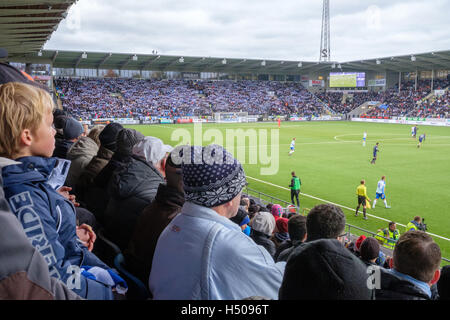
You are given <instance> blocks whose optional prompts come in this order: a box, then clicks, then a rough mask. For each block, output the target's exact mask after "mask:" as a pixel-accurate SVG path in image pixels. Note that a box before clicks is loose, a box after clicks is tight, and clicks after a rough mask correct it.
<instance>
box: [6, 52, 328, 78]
mask: <svg viewBox="0 0 450 320" xmlns="http://www.w3.org/2000/svg"><path fill="white" fill-rule="evenodd" d="M10 60H11V61H13V59H10ZM14 60H15V61H18V62H20V61H25V60H29V61H32V62H33V63H39V62H46V63H48V62H50V61H51V62H52V63H53V67H55V68H80V69H116V70H121V69H123V70H154V71H180V72H223V73H236V72H238V73H264V74H266V73H270V74H299V73H301V71H300V70H303V71H305V70H308V69H313V68H315V67H317V66H318V65H319V64H318V62H308V61H302V62H301V63H300V61H288V60H284V61H283V60H263V59H245V58H242V59H238V58H225V57H221V58H217V57H188V56H179V55H177V56H172V55H159V54H132V53H109V52H89V51H88V52H83V51H61V50H42V52H41V56H39V55H38V53H34V54H31V55H22V56H16V58H15V59H14ZM299 63H300V64H299ZM321 65H323V63H322V64H321Z"/></svg>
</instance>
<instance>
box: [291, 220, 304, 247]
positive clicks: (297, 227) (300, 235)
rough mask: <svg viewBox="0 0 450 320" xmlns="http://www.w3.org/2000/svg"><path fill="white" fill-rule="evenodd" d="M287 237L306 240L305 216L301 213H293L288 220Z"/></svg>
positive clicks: (294, 239) (293, 239)
mask: <svg viewBox="0 0 450 320" xmlns="http://www.w3.org/2000/svg"><path fill="white" fill-rule="evenodd" d="M288 232H289V238H290V239H291V240H292V241H301V242H304V241H305V240H306V217H305V216H301V215H299V214H298V215H294V216H293V217H291V218H290V219H289V221H288Z"/></svg>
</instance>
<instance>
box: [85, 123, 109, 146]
mask: <svg viewBox="0 0 450 320" xmlns="http://www.w3.org/2000/svg"><path fill="white" fill-rule="evenodd" d="M104 128H105V126H104V125H102V124H98V125H96V126H94V127H93V128H92V129H91V130H89V133H88V135H87V136H88V137H89V138H91V139H92V140H94V141H95V143H96V144H97V145H98V146H99V147H100V144H101V143H100V138H99V136H100V133H101V132H102V130H103V129H104Z"/></svg>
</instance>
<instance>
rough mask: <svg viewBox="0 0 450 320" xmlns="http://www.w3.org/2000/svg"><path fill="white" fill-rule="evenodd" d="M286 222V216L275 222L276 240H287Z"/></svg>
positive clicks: (287, 220)
mask: <svg viewBox="0 0 450 320" xmlns="http://www.w3.org/2000/svg"><path fill="white" fill-rule="evenodd" d="M288 222H289V219H287V218H280V219H278V220H277V221H276V222H275V238H276V239H277V240H278V241H286V240H289V232H288Z"/></svg>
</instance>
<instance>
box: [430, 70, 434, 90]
mask: <svg viewBox="0 0 450 320" xmlns="http://www.w3.org/2000/svg"><path fill="white" fill-rule="evenodd" d="M433 85H434V69H432V70H431V92H433Z"/></svg>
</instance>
